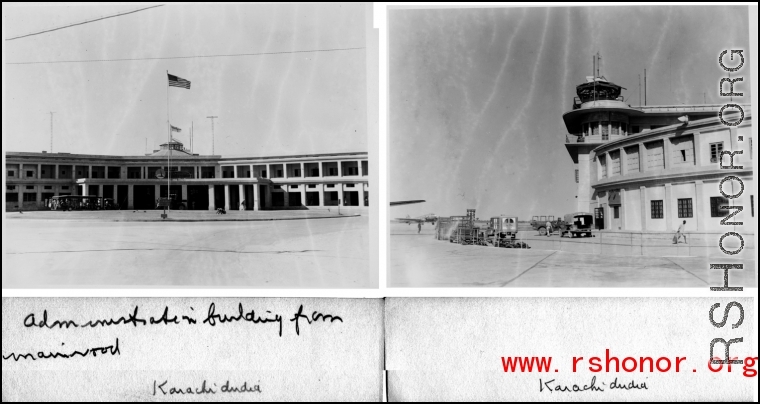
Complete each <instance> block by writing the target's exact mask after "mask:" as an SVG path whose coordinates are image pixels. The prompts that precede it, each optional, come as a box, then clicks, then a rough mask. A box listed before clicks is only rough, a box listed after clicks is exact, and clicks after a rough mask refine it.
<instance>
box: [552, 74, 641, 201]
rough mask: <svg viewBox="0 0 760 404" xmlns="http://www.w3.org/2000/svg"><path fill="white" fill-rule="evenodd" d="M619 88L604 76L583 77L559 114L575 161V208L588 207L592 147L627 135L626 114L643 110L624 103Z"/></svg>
mask: <svg viewBox="0 0 760 404" xmlns="http://www.w3.org/2000/svg"><path fill="white" fill-rule="evenodd" d="M621 90H625V88H624V87H621V86H619V85H617V84H615V83H611V82H609V81H607V79H605V78H604V77H592V76H589V77H586V82H585V83H583V84H580V85H578V86H577V87H576V89H575V91H576V94H577V96H576V97H575V98H574V99H573V109H572V110H571V111H569V112H566V113H565V114H564V115H562V119H563V120H564V121H565V126H566V127H567V132H568V134H567V135H566V139H565V147H566V148H567V151H568V153H570V157H571V158H572V159H573V163H574V164H575V181H576V183H577V184H578V185H577V186H578V190H577V198H578V201H577V210H578V211H582V212H586V211H588V210H589V204H590V202H591V200H592V197H593V190H592V188H591V168H592V167H591V151H592V150H593V149H595V148H596V147H597V146H600V145H602V144H604V143H607V142H610V141H614V140H618V139H621V138H624V137H625V136H628V135H629V134H630V132H631V127H630V126H629V117H630V116H631V115H635V114H643V113H642V111H640V110H638V109H635V108H632V107H631V106H630V105H628V104H626V103H625V98H624V97H623V96H622V95H620V93H621Z"/></svg>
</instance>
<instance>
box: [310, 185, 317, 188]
mask: <svg viewBox="0 0 760 404" xmlns="http://www.w3.org/2000/svg"><path fill="white" fill-rule="evenodd" d="M316 187H317V186H316V185H309V188H316Z"/></svg>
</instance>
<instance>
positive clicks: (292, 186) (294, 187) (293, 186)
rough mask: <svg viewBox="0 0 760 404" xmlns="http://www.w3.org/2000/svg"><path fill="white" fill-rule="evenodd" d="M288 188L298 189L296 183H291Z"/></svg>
mask: <svg viewBox="0 0 760 404" xmlns="http://www.w3.org/2000/svg"><path fill="white" fill-rule="evenodd" d="M290 189H298V185H291V186H290Z"/></svg>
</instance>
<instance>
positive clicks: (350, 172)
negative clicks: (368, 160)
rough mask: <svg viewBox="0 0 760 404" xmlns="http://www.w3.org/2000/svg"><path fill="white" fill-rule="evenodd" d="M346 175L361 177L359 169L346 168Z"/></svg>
mask: <svg viewBox="0 0 760 404" xmlns="http://www.w3.org/2000/svg"><path fill="white" fill-rule="evenodd" d="M346 175H359V167H346Z"/></svg>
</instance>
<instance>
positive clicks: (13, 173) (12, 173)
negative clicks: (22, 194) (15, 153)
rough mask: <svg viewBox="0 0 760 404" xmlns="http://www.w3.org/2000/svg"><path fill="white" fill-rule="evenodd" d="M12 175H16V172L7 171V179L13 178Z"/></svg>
mask: <svg viewBox="0 0 760 404" xmlns="http://www.w3.org/2000/svg"><path fill="white" fill-rule="evenodd" d="M14 175H16V172H15V171H13V170H8V176H9V177H13V176H14Z"/></svg>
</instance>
